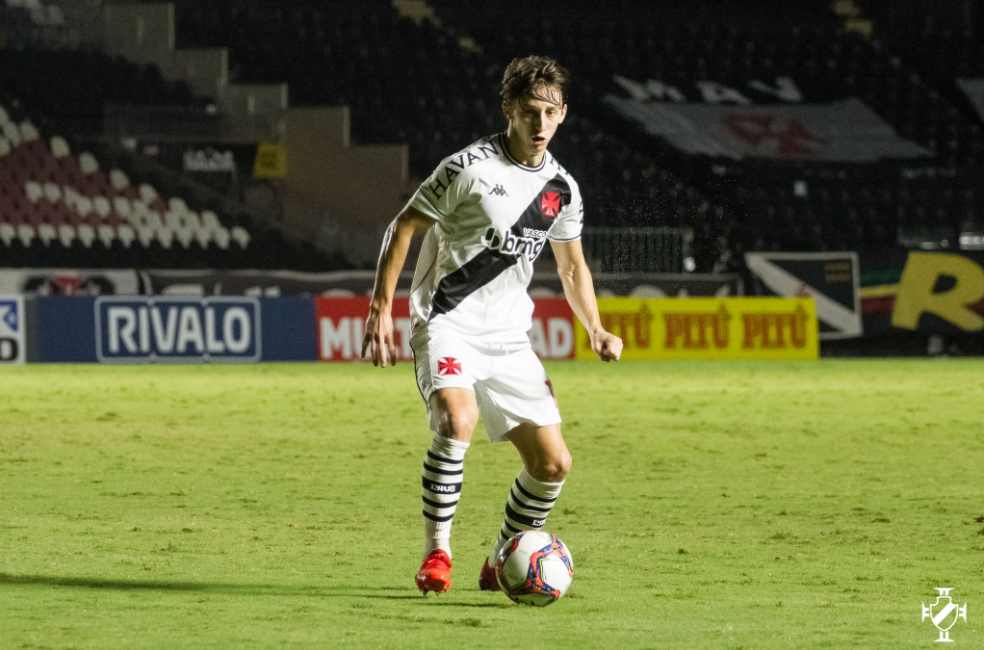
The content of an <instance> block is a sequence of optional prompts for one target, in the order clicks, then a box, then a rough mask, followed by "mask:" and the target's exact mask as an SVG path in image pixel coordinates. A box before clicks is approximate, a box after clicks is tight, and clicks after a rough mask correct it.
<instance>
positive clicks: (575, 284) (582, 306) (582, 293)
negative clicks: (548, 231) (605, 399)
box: [550, 239, 622, 362]
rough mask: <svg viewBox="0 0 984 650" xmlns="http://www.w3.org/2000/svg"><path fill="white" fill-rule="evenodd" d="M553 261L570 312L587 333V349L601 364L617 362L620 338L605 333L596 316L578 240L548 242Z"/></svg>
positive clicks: (620, 343)
mask: <svg viewBox="0 0 984 650" xmlns="http://www.w3.org/2000/svg"><path fill="white" fill-rule="evenodd" d="M550 247H551V248H552V249H553V253H554V257H555V258H556V259H557V273H558V274H559V275H560V281H561V283H563V285H564V295H565V296H567V302H568V304H570V306H571V309H573V310H574V313H575V314H576V315H577V317H578V319H579V320H580V321H581V323H582V324H583V325H584V327H585V328H586V329H587V330H588V335H589V336H590V337H591V349H592V350H594V351H595V354H597V355H598V357H600V358H601V360H602V361H606V362H607V361H618V359H619V357H621V356H622V339H620V338H618V337H617V336H615V335H614V334H611V333H609V332H606V331H605V328H604V327H602V326H601V316H600V315H599V314H598V300H597V298H595V292H594V282H593V281H592V279H591V271H590V270H589V269H588V263H587V261H586V260H585V259H584V251H583V250H582V248H581V240H580V239H575V240H574V241H567V242H556V241H552V242H550Z"/></svg>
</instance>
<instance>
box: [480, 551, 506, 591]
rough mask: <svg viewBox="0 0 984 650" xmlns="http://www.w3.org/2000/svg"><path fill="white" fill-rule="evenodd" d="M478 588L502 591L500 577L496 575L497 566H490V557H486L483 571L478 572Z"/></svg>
mask: <svg viewBox="0 0 984 650" xmlns="http://www.w3.org/2000/svg"><path fill="white" fill-rule="evenodd" d="M478 588H479V589H481V590H482V591H501V589H500V588H499V579H498V578H497V577H496V575H495V567H492V566H489V558H485V564H483V565H482V572H481V573H479V574H478Z"/></svg>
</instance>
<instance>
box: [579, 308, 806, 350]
mask: <svg viewBox="0 0 984 650" xmlns="http://www.w3.org/2000/svg"><path fill="white" fill-rule="evenodd" d="M598 309H599V310H600V312H601V323H602V325H603V326H604V327H605V329H606V330H608V331H609V332H611V333H612V334H615V335H616V336H618V337H620V338H621V339H622V341H623V343H624V344H625V348H624V349H623V351H622V359H624V360H629V359H816V358H817V357H818V356H819V354H820V343H819V339H818V336H817V334H818V331H817V314H816V305H815V304H814V302H813V300H812V299H810V298H658V299H649V298H601V299H599V300H598ZM576 346H577V353H576V354H577V358H578V359H591V358H594V357H595V354H594V352H593V351H592V350H591V342H590V340H589V339H588V332H587V330H585V329H584V327H583V326H582V325H581V324H580V323H578V324H577V333H576Z"/></svg>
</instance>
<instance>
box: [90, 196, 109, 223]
mask: <svg viewBox="0 0 984 650" xmlns="http://www.w3.org/2000/svg"><path fill="white" fill-rule="evenodd" d="M92 205H93V207H94V208H95V210H96V214H98V215H99V219H106V218H107V217H109V213H110V212H112V211H113V206H112V205H110V203H109V199H107V198H106V197H105V196H95V197H93V198H92Z"/></svg>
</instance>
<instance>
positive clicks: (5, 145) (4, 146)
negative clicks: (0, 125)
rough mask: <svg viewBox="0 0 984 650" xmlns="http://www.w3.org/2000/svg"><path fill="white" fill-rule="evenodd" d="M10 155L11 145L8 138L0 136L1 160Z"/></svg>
mask: <svg viewBox="0 0 984 650" xmlns="http://www.w3.org/2000/svg"><path fill="white" fill-rule="evenodd" d="M9 153H10V143H9V142H7V138H5V137H3V136H2V135H0V158H3V157H4V156H6V155H8V154H9Z"/></svg>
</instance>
